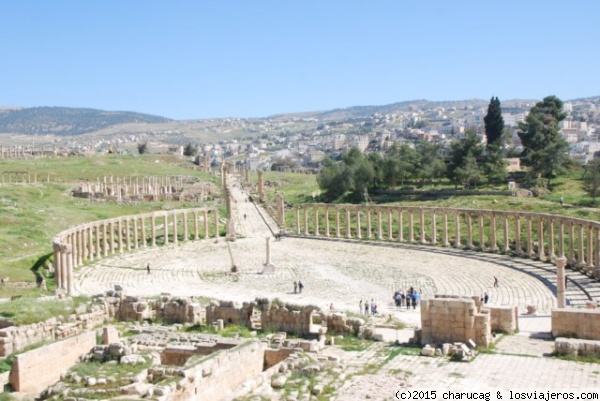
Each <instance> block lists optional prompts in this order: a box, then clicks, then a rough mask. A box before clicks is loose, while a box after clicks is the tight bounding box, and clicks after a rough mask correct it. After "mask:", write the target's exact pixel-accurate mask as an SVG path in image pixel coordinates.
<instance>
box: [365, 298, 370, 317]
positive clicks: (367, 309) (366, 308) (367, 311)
mask: <svg viewBox="0 0 600 401" xmlns="http://www.w3.org/2000/svg"><path fill="white" fill-rule="evenodd" d="M368 314H369V300H368V299H365V315H368Z"/></svg>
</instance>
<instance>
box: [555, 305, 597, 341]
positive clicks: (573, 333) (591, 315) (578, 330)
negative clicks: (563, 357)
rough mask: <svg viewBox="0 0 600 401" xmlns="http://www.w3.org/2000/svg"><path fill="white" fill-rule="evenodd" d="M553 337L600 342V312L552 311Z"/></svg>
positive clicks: (581, 310)
mask: <svg viewBox="0 0 600 401" xmlns="http://www.w3.org/2000/svg"><path fill="white" fill-rule="evenodd" d="M552 336H553V337H576V338H579V339H585V340H600V310H599V309H567V308H556V309H552Z"/></svg>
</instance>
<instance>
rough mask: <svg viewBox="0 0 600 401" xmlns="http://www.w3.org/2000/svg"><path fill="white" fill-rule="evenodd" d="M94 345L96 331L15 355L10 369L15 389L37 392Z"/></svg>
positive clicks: (54, 380)
mask: <svg viewBox="0 0 600 401" xmlns="http://www.w3.org/2000/svg"><path fill="white" fill-rule="evenodd" d="M94 345H96V333H95V332H94V331H89V332H86V333H82V334H79V335H77V336H75V337H71V338H68V339H66V340H62V341H59V342H56V343H53V344H50V345H47V346H45V347H42V348H38V349H35V350H32V351H28V352H25V353H23V354H20V355H17V356H16V357H15V360H14V362H13V366H12V370H11V372H10V383H11V385H12V387H13V389H14V390H15V391H20V392H24V393H29V394H38V393H40V392H42V391H43V390H44V389H45V388H46V387H48V386H49V385H51V384H52V383H55V382H57V381H58V380H59V379H60V375H61V373H63V372H64V371H66V370H67V369H69V368H70V367H71V366H73V365H74V364H75V363H76V362H77V360H78V359H79V357H80V356H81V355H83V354H86V353H88V352H90V350H91V349H92V348H93V347H94Z"/></svg>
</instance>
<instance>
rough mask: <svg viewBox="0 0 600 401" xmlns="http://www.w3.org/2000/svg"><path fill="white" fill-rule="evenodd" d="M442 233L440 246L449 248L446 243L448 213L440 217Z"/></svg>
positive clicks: (447, 242) (448, 244)
mask: <svg viewBox="0 0 600 401" xmlns="http://www.w3.org/2000/svg"><path fill="white" fill-rule="evenodd" d="M442 223H443V231H442V246H445V247H449V246H450V242H449V241H448V212H446V211H444V214H443V215H442Z"/></svg>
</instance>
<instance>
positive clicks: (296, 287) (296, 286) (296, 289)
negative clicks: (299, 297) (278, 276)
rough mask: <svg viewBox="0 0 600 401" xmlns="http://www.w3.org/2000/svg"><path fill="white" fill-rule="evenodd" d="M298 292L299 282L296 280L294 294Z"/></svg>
mask: <svg viewBox="0 0 600 401" xmlns="http://www.w3.org/2000/svg"><path fill="white" fill-rule="evenodd" d="M297 293H298V282H297V281H294V294H297Z"/></svg>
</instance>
